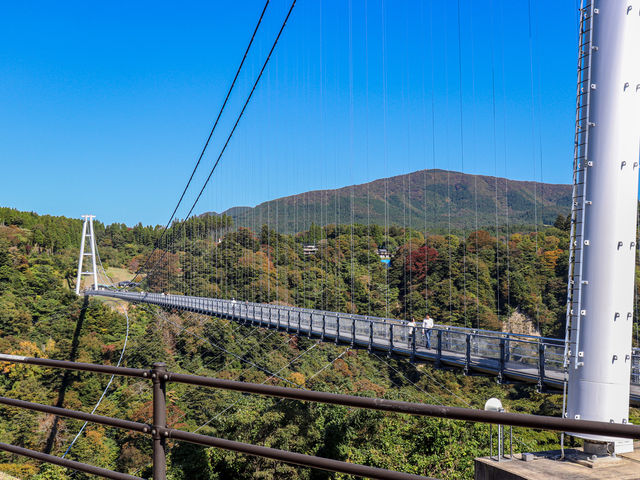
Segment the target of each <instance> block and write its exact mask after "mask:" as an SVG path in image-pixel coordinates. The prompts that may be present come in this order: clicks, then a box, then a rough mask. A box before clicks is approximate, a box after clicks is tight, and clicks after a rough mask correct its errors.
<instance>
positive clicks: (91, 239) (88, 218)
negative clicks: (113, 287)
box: [76, 215, 98, 295]
mask: <svg viewBox="0 0 640 480" xmlns="http://www.w3.org/2000/svg"><path fill="white" fill-rule="evenodd" d="M82 218H84V223H83V224H82V239H81V240H80V258H78V278H77V280H76V294H77V295H80V283H81V280H82V276H83V275H90V276H92V277H93V288H94V289H95V290H97V289H98V269H97V267H96V237H95V235H94V232H93V219H94V218H96V216H95V215H82ZM87 226H88V228H87ZM87 230H88V233H87ZM87 239H88V242H87ZM87 243H88V244H89V249H90V250H91V252H90V253H87V252H85V245H86V244H87ZM84 257H91V264H90V265H89V267H90V268H91V270H87V271H83V270H82V266H83V264H84Z"/></svg>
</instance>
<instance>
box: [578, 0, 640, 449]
mask: <svg viewBox="0 0 640 480" xmlns="http://www.w3.org/2000/svg"><path fill="white" fill-rule="evenodd" d="M580 13H581V19H580V47H579V60H578V91H577V95H578V100H577V111H576V113H577V114H576V137H575V138H576V141H575V161H574V189H573V207H572V215H571V217H572V231H571V233H572V235H571V240H572V245H571V249H572V252H571V266H570V272H569V290H568V307H567V333H568V337H569V343H568V345H567V359H566V361H567V364H566V365H567V369H568V374H569V383H568V395H567V402H568V403H567V410H566V415H567V416H568V417H569V418H579V419H584V420H600V421H605V422H615V423H626V422H628V421H629V420H628V417H629V380H630V371H631V346H632V344H631V339H632V325H633V298H634V291H633V289H634V276H635V259H636V234H637V232H636V221H637V203H638V171H639V170H640V168H639V165H638V161H639V149H640V61H638V59H639V57H638V52H640V0H627V1H624V2H622V1H619V0H583V6H582V8H581V12H580ZM578 436H579V437H582V438H584V439H585V451H586V450H587V449H588V448H593V450H594V453H595V450H596V445H598V444H599V445H603V444H609V445H611V444H614V448H615V450H614V451H615V452H616V453H622V452H625V451H630V450H632V449H633V444H632V443H631V442H630V441H623V440H621V439H616V438H609V437H601V436H594V435H578Z"/></svg>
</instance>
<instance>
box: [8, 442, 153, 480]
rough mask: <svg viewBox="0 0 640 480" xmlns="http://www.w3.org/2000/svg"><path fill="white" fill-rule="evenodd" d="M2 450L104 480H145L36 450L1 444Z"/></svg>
mask: <svg viewBox="0 0 640 480" xmlns="http://www.w3.org/2000/svg"><path fill="white" fill-rule="evenodd" d="M0 450H3V451H5V452H10V453H14V454H16V455H22V456H23V457H30V458H34V459H36V460H40V461H42V462H46V463H52V464H54V465H60V466H61V467H66V468H71V469H73V470H77V471H79V472H84V473H91V474H93V475H98V476H99V477H103V478H112V479H114V480H143V479H142V478H140V477H134V476H133V475H128V474H126V473H119V472H113V471H111V470H107V469H106V468H100V467H96V466H95V465H89V464H86V463H80V462H75V461H73V460H67V459H66V458H61V457H56V456H55V455H48V454H46V453H42V452H36V451H35V450H29V449H28V448H23V447H17V446H15V445H9V444H7V443H0Z"/></svg>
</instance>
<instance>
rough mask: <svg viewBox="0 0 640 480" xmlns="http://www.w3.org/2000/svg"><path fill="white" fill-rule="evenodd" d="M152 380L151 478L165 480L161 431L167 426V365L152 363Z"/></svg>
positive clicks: (164, 456)
mask: <svg viewBox="0 0 640 480" xmlns="http://www.w3.org/2000/svg"><path fill="white" fill-rule="evenodd" d="M151 380H152V381H153V430H152V431H151V433H152V435H153V480H166V478H167V458H166V451H165V447H166V445H165V438H164V437H163V436H162V431H163V430H164V429H166V428H167V402H166V391H165V382H166V380H167V365H166V364H165V363H163V362H158V363H154V364H153V368H152V369H151Z"/></svg>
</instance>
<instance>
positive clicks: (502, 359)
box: [498, 337, 507, 383]
mask: <svg viewBox="0 0 640 480" xmlns="http://www.w3.org/2000/svg"><path fill="white" fill-rule="evenodd" d="M506 347H507V342H506V340H505V339H504V337H502V338H501V339H500V371H499V372H498V383H502V379H503V378H504V364H505V351H506Z"/></svg>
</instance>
